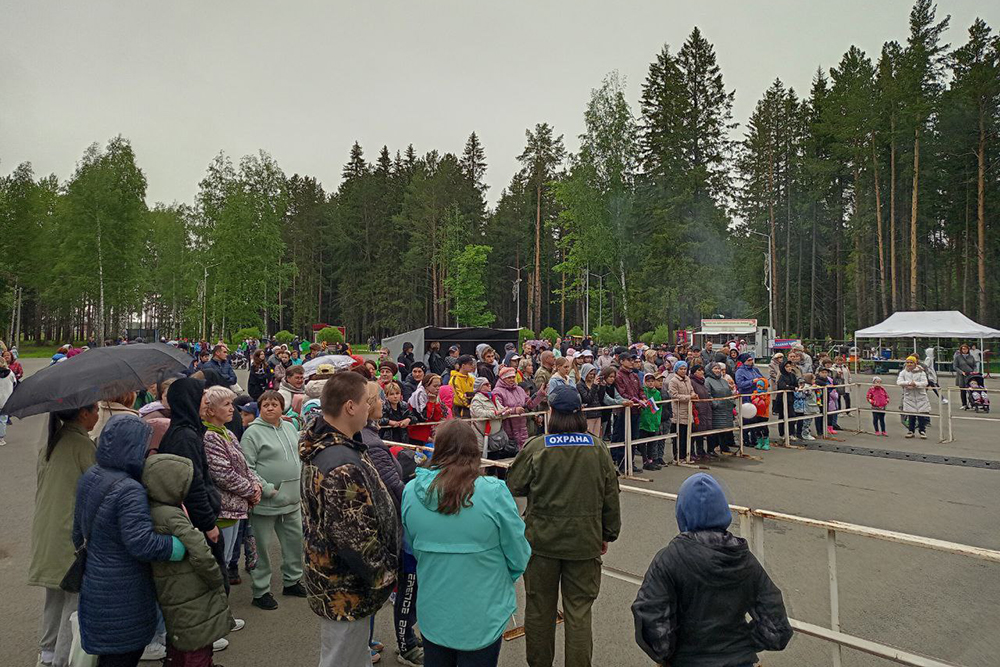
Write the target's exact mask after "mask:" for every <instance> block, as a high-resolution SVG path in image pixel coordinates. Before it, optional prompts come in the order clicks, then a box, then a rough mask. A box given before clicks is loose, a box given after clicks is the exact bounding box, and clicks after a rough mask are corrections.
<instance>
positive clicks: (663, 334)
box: [651, 324, 670, 345]
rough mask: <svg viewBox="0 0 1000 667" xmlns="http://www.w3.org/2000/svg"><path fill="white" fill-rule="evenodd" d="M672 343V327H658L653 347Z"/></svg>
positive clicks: (664, 325)
mask: <svg viewBox="0 0 1000 667" xmlns="http://www.w3.org/2000/svg"><path fill="white" fill-rule="evenodd" d="M669 343H670V327H668V326H667V325H666V324H661V325H660V326H658V327H656V331H654V332H653V342H652V343H651V344H652V345H667V344H669Z"/></svg>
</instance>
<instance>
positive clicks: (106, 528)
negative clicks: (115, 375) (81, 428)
mask: <svg viewBox="0 0 1000 667" xmlns="http://www.w3.org/2000/svg"><path fill="white" fill-rule="evenodd" d="M152 432H153V429H152V427H150V426H149V425H148V424H146V423H145V422H143V421H142V420H141V419H139V418H138V417H136V416H134V415H115V416H114V417H112V418H111V419H110V420H108V423H107V425H106V426H105V427H104V430H103V431H102V432H101V438H100V442H99V443H98V445H97V465H95V466H92V467H91V468H90V469H89V470H88V471H87V472H85V473H84V474H83V476H82V477H81V478H80V481H79V483H78V484H77V487H76V510H75V515H74V518H73V544H74V545H76V546H77V547H79V546H80V545H81V544H82V543H83V540H84V536H85V535H89V537H88V540H87V568H86V572H85V574H84V577H83V587H82V590H81V591H80V607H79V617H80V634H81V636H82V642H83V648H84V650H86V652H87V653H89V654H91V655H106V654H112V653H128V652H130V651H136V650H139V649H141V648H142V647H144V646H145V645H146V644H147V643H148V642H149V640H150V638H152V636H153V632H154V631H155V630H156V590H155V588H154V587H153V576H152V572H151V571H150V567H149V562H150V561H160V560H170V558H171V554H172V551H173V538H172V537H171V536H170V535H158V534H157V533H156V532H154V530H153V521H152V519H151V518H150V515H149V500H148V499H147V497H146V489H145V488H144V487H143V485H142V482H141V481H140V480H141V479H142V469H143V463H144V462H145V459H146V448H147V446H148V444H149V438H150V435H151V434H152Z"/></svg>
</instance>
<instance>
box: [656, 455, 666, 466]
mask: <svg viewBox="0 0 1000 667" xmlns="http://www.w3.org/2000/svg"><path fill="white" fill-rule="evenodd" d="M653 460H654V461H656V465H658V466H665V465H667V462H666V461H664V460H663V457H660V458H658V459H653Z"/></svg>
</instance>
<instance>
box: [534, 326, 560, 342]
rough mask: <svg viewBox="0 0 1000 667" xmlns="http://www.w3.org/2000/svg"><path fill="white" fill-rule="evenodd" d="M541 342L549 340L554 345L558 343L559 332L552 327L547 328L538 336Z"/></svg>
mask: <svg viewBox="0 0 1000 667" xmlns="http://www.w3.org/2000/svg"><path fill="white" fill-rule="evenodd" d="M538 338H539V340H547V341H549V342H550V343H552V344H553V345H555V343H556V338H559V332H558V331H556V330H555V329H553V328H552V327H545V328H544V329H542V330H541V332H539V334H538Z"/></svg>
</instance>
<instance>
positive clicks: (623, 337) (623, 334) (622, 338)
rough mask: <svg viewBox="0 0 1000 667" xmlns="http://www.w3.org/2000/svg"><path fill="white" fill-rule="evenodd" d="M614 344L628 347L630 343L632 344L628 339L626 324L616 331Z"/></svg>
mask: <svg viewBox="0 0 1000 667" xmlns="http://www.w3.org/2000/svg"><path fill="white" fill-rule="evenodd" d="M614 342H615V343H617V344H618V345H628V344H629V343H631V342H632V341H630V340H629V339H628V330H627V329H626V328H625V325H624V324H623V325H622V326H620V327H618V328H617V329H615V340H614Z"/></svg>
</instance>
